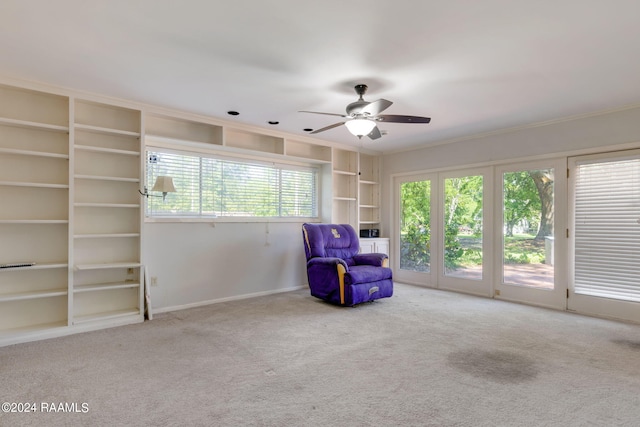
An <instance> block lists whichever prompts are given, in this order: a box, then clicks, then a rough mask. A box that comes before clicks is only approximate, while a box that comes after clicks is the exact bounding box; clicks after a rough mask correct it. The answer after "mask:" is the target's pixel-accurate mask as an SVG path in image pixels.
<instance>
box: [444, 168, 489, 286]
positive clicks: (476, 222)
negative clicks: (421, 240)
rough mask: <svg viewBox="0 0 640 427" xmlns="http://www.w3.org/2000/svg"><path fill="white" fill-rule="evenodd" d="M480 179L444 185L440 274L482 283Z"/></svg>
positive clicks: (449, 182) (446, 181)
mask: <svg viewBox="0 0 640 427" xmlns="http://www.w3.org/2000/svg"><path fill="white" fill-rule="evenodd" d="M482 181H483V179H482V176H480V175H478V176H466V177H462V178H447V179H445V181H444V191H445V203H444V257H443V258H444V272H445V275H447V276H455V277H462V278H466V279H474V280H480V279H482Z"/></svg>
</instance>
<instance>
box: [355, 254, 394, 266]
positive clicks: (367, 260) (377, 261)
mask: <svg viewBox="0 0 640 427" xmlns="http://www.w3.org/2000/svg"><path fill="white" fill-rule="evenodd" d="M388 259H389V256H388V255H387V254H376V253H373V254H357V255H354V256H353V261H354V262H355V263H356V265H372V266H374V267H387V265H385V260H387V261H386V264H388V263H389V261H388Z"/></svg>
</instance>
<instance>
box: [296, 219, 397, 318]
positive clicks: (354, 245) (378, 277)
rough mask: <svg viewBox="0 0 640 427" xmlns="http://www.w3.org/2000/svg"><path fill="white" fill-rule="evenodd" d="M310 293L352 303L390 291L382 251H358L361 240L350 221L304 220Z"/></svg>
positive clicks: (348, 304) (335, 301)
mask: <svg viewBox="0 0 640 427" xmlns="http://www.w3.org/2000/svg"><path fill="white" fill-rule="evenodd" d="M302 237H303V239H304V252H305V254H306V257H307V277H308V278H309V288H310V289H311V295H313V296H314V297H317V298H320V299H322V300H325V301H327V302H330V303H333V304H338V305H346V306H353V305H356V304H360V303H363V302H367V301H373V300H376V299H379V298H386V297H390V296H392V295H393V278H392V274H391V269H390V268H389V267H388V264H389V258H388V256H387V255H385V254H358V252H359V250H360V243H359V240H358V236H357V235H356V232H355V230H354V229H353V227H351V226H350V225H349V224H307V223H305V224H303V225H302Z"/></svg>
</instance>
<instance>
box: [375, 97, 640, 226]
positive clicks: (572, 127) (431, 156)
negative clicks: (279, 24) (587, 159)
mask: <svg viewBox="0 0 640 427" xmlns="http://www.w3.org/2000/svg"><path fill="white" fill-rule="evenodd" d="M614 145H624V146H626V145H628V146H629V147H631V146H635V147H640V107H639V108H630V109H624V110H620V111H615V112H610V113H607V114H601V115H595V116H589V117H582V118H579V119H574V120H564V121H557V122H554V123H548V124H545V125H539V126H531V127H526V128H522V129H518V130H512V131H508V132H502V133H495V134H493V135H486V136H478V137H476V138H471V139H467V140H464V141H459V142H454V143H448V144H442V145H438V146H435V147H432V148H423V149H418V150H412V151H406V152H401V153H393V154H385V155H384V156H383V170H382V184H383V192H382V200H383V203H382V206H383V211H382V220H383V222H384V224H391V222H390V215H391V213H390V212H391V207H392V203H393V201H392V200H393V199H392V194H391V179H392V176H393V175H395V174H404V173H407V172H412V171H415V172H418V171H421V172H422V171H428V170H436V169H443V168H454V167H464V166H469V165H479V164H491V163H500V162H502V161H504V162H507V161H508V160H512V159H518V160H522V159H527V158H530V157H537V156H546V155H549V154H553V153H558V154H559V155H567V153H575V154H579V153H583V152H598V151H607V150H608V149H611V146H614ZM608 147H609V148H608ZM387 230H389V231H392V230H391V229H390V227H387Z"/></svg>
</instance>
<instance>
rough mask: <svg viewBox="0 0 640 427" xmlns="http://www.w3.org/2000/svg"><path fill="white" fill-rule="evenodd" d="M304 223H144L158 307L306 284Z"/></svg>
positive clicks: (147, 258) (154, 303) (146, 254)
mask: <svg viewBox="0 0 640 427" xmlns="http://www.w3.org/2000/svg"><path fill="white" fill-rule="evenodd" d="M301 227H302V224H301V223H269V224H266V223H228V222H218V223H215V225H214V224H213V223H198V222H192V223H175V222H169V223H158V222H148V223H145V225H144V241H143V253H144V262H145V265H146V266H147V269H148V272H149V276H150V277H157V285H156V286H152V287H151V288H150V289H151V301H152V307H153V308H154V310H156V311H164V310H170V309H175V308H182V307H188V306H196V305H202V304H207V303H210V302H215V301H220V300H226V299H234V298H238V297H243V296H249V295H256V294H258V295H259V294H263V293H271V292H278V291H285V290H291V289H295V288H299V287H300V286H306V283H307V277H306V268H305V266H306V263H305V259H304V246H303V244H302V231H301V230H302V228H301Z"/></svg>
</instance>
